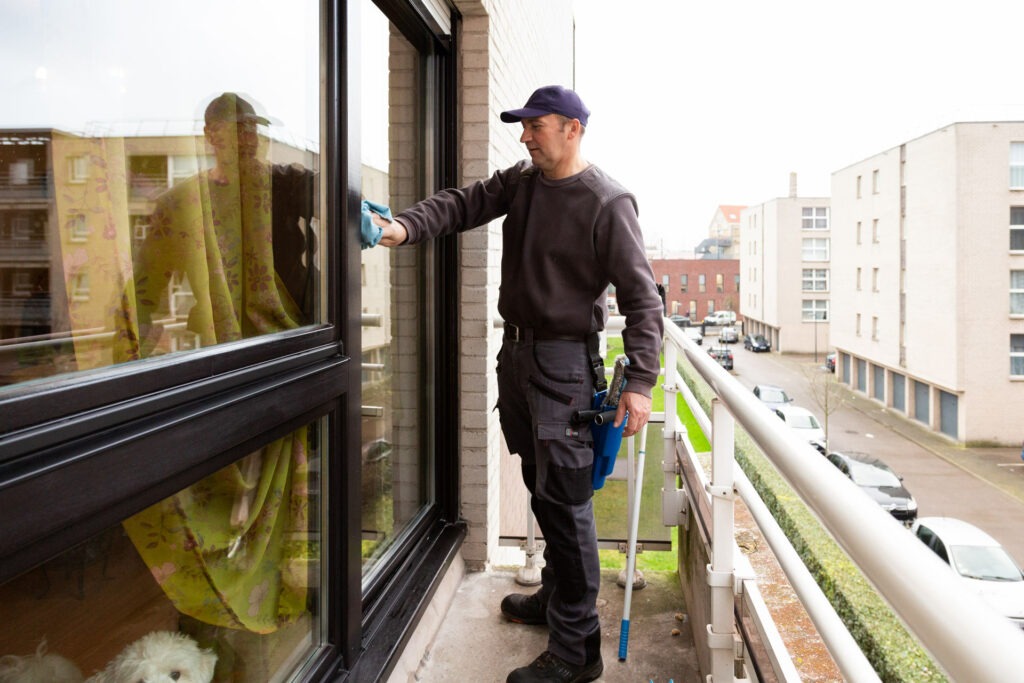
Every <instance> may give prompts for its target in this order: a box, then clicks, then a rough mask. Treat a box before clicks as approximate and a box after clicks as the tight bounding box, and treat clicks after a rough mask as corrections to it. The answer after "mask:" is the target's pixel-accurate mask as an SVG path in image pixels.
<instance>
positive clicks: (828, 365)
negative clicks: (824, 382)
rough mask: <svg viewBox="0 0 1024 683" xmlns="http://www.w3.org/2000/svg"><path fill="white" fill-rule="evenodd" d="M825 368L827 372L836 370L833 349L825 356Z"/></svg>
mask: <svg viewBox="0 0 1024 683" xmlns="http://www.w3.org/2000/svg"><path fill="white" fill-rule="evenodd" d="M825 369H826V370H828V371H829V372H835V371H836V352H835V351H833V352H832V353H830V354H828V355H827V356H825Z"/></svg>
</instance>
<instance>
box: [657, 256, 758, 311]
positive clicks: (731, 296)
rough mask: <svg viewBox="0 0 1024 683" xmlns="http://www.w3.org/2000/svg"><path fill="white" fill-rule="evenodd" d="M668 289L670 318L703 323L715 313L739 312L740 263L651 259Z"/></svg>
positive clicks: (724, 260) (659, 279)
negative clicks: (680, 317)
mask: <svg viewBox="0 0 1024 683" xmlns="http://www.w3.org/2000/svg"><path fill="white" fill-rule="evenodd" d="M651 268H652V269H653V270H654V279H655V281H657V282H659V283H660V284H661V286H662V287H664V289H665V312H666V315H683V316H687V317H689V318H690V320H693V321H694V322H699V321H701V320H703V319H704V318H706V317H707V316H708V315H710V314H711V313H714V312H715V311H736V312H737V313H738V312H739V308H738V307H739V302H740V274H739V268H740V263H739V261H738V260H736V259H651Z"/></svg>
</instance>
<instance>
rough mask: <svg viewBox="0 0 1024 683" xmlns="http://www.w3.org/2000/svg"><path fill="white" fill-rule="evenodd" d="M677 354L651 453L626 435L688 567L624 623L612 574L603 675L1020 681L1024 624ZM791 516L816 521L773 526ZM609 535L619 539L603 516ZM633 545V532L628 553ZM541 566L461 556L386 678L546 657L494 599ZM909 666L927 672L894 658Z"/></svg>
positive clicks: (487, 669) (635, 599)
mask: <svg viewBox="0 0 1024 683" xmlns="http://www.w3.org/2000/svg"><path fill="white" fill-rule="evenodd" d="M664 358H665V366H664V377H665V381H664V385H663V388H664V390H665V403H664V412H663V413H660V414H656V415H655V416H654V417H653V419H652V423H651V424H650V426H649V432H648V433H649V436H648V440H647V447H646V448H645V449H644V451H645V452H644V456H641V455H640V453H639V452H638V449H637V444H636V443H635V439H634V440H627V442H626V443H625V444H624V446H623V450H622V452H621V453H620V456H619V460H620V463H621V461H622V460H623V459H625V461H626V462H625V464H626V468H625V470H626V471H625V477H626V480H627V481H625V482H623V484H624V485H626V486H632V483H631V482H630V481H629V480H630V478H631V474H633V475H635V474H637V473H638V472H643V476H642V477H635V478H637V479H643V480H644V482H645V484H644V486H643V488H642V491H641V493H640V494H639V496H640V500H641V505H640V506H639V507H641V508H643V511H641V513H640V518H641V519H642V520H644V521H645V522H650V521H651V520H652V518H656V521H657V523H658V524H660V525H662V527H663V529H664V530H665V532H666V533H668V534H672V535H674V536H675V541H674V542H673V543H672V551H671V552H672V553H673V555H674V557H675V559H676V566H677V569H676V570H667V571H652V572H645V573H644V579H645V581H646V583H647V585H646V587H644V588H643V589H642V590H632V591H631V592H630V593H629V598H628V599H629V600H630V608H629V613H628V619H627V614H626V613H625V611H624V603H625V601H626V599H627V591H626V590H625V589H624V588H623V587H622V585H620V584H621V583H623V581H622V580H623V579H624V578H625V573H624V572H622V573H620V572H619V571H617V570H615V569H605V570H603V581H602V587H601V592H600V596H599V602H598V608H599V611H600V615H601V623H602V652H603V659H604V674H603V676H602V677H601V678H600V679H599V680H603V681H662V682H664V681H674V682H675V683H681V682H682V681H687V682H689V681H705V680H706V681H713V682H715V683H720V682H722V681H741V680H742V681H747V680H749V681H826V680H827V681H833V680H849V681H879V680H913V681H933V680H934V681H939V680H953V681H1008V680H1015V677H1017V676H1019V670H1020V657H1019V652H1020V651H1021V647H1022V646H1024V632H1022V631H1021V630H1020V629H1019V628H1017V627H1016V626H1014V625H1013V624H1012V623H1011V622H1010V621H1009V620H1007V619H1005V618H1004V617H1002V616H1000V615H997V614H996V613H995V612H994V611H992V610H991V609H990V608H989V607H987V606H986V605H985V604H984V603H983V602H982V601H981V600H980V598H978V597H977V596H975V595H974V594H973V593H970V592H969V591H967V590H965V589H964V588H963V587H962V586H961V585H960V584H959V583H958V582H957V580H956V579H955V578H954V575H953V574H952V573H951V572H950V571H949V569H948V567H947V566H946V565H944V564H943V563H942V562H941V561H940V560H938V558H937V556H935V555H934V553H932V551H931V550H929V549H928V548H927V547H925V546H924V544H921V543H918V542H914V543H908V542H907V541H908V538H910V539H911V540H912V537H908V531H907V529H906V528H904V527H903V526H902V525H900V524H899V523H897V522H895V520H894V519H893V518H892V517H890V516H889V514H888V513H886V512H884V511H883V510H882V509H881V508H880V507H879V506H878V505H876V504H875V503H873V502H872V501H871V500H870V499H869V498H867V497H866V496H864V495H863V494H862V493H861V492H860V491H859V490H858V489H857V487H856V486H855V485H854V484H852V482H850V481H849V480H847V479H846V478H845V477H843V476H842V475H841V474H840V473H839V472H838V470H836V469H835V468H834V467H832V465H831V464H829V463H828V462H827V461H826V460H825V459H824V458H822V457H821V456H820V455H819V454H818V453H817V452H816V451H815V450H814V449H813V448H812V447H811V446H810V445H809V444H807V443H805V442H803V441H802V440H800V438H799V437H796V436H794V435H793V434H791V433H790V431H789V430H788V429H787V428H785V427H784V426H783V424H782V423H781V422H780V421H779V420H778V419H777V418H775V417H774V415H772V414H771V413H770V411H766V410H764V408H763V406H761V405H760V404H759V403H758V402H757V401H756V399H755V398H754V397H753V396H752V394H751V393H750V392H749V391H748V390H746V389H745V388H743V387H742V386H741V385H740V384H739V382H738V381H737V380H736V379H735V378H734V377H732V376H731V375H730V374H729V373H728V372H726V371H725V370H724V369H723V368H721V367H720V366H719V365H718V364H717V363H715V362H714V360H713V359H711V358H710V356H709V355H708V354H707V353H705V352H704V350H703V349H701V348H700V347H698V346H696V345H695V344H693V342H691V341H689V340H686V339H684V338H683V335H682V334H681V331H680V330H678V329H676V328H675V326H673V325H666V346H665V354H664ZM875 417H876V419H878V420H880V421H883V420H887V421H890V422H891V423H890V424H888V425H887V427H888V428H890V429H893V430H901V429H907V428H908V426H907V424H905V422H906V421H903V423H900V418H899V417H898V416H893V415H892V414H891V413H887V412H886V411H877V414H876V416H875ZM909 429H913V427H912V426H910V427H909ZM950 448H953V446H950ZM748 473H750V475H753V476H749V475H748ZM620 474H621V473H620ZM652 475H653V476H652ZM823 491H825V492H827V495H822V492H823ZM597 495H598V496H600V495H601V492H598V494H597ZM631 500H632V499H631ZM765 500H768V503H766V502H765ZM780 501H782V502H781V504H780ZM632 507H633V506H632V504H631V505H630V508H632ZM780 507H782V508H785V509H796V508H797V507H798V508H803V509H805V510H806V511H807V514H806V517H805V518H801V519H798V517H800V515H799V513H794V514H793V515H792V516H789V517H788V518H786V519H776V517H777V516H778V512H777V511H778V509H779V508H780ZM770 509H774V510H775V512H772V511H770ZM631 514H632V513H629V512H625V511H622V512H620V513H618V514H616V515H612V517H616V516H617V517H618V521H616V520H614V519H611V520H604V525H605V526H606V527H608V526H614V525H616V524H618V523H619V521H621V519H623V518H625V517H630V519H631V516H630V515H631ZM808 524H813V525H820V527H821V528H822V529H824V530H825V531H826V532H827V533H824V534H823V536H825V537H827V539H828V542H829V543H832V544H833V545H834V548H833V550H832V551H827V552H835V553H839V554H841V556H842V558H843V559H842V561H841V562H840V563H841V564H842V563H847V564H848V566H844V567H842V568H840V569H839V570H838V571H839V572H840V573H842V574H843V575H844V578H842V580H838V579H835V577H832V579H829V578H828V577H829V573H828V570H829V567H828V566H827V565H828V564H829V563H835V562H837V561H838V560H837V559H836V556H832V557H824V556H822V555H817V556H816V555H815V553H821V552H823V551H821V549H820V548H819V549H815V548H809V547H806V546H808V545H810V544H808V543H804V542H803V541H805V540H806V537H807V530H806V529H803V530H801V529H800V528H799V527H800V526H801V525H808ZM598 526H599V536H602V537H603V538H604V540H605V541H606V542H607V541H609V540H610V539H609V538H607V537H606V535H605V534H602V532H601V530H600V527H601V526H602V519H601V518H600V516H599V518H598ZM638 526H641V527H642V526H643V523H638ZM784 527H785V528H786V529H787V530H786V531H783V528H784ZM647 533H648V534H650V532H647ZM655 535H658V534H657V533H655ZM638 536H639V538H641V539H642V538H643V534H642V533H641V534H639V535H638ZM629 537H630V534H629V533H627V534H626V537H624V538H622V539H621V543H623V544H625V548H627V549H628V547H629V542H628V541H629ZM633 538H637V536H636V535H635V536H633ZM792 538H796V539H797V541H798V543H797V545H798V546H800V547H799V549H797V548H795V547H794V543H793V542H792V541H791V539H792ZM801 539H803V540H801ZM655 545H657V543H655ZM526 547H527V548H528V549H529V548H531V547H532V546H531V545H530V544H529V542H527V543H526ZM530 563H531V559H530V557H529V555H527V556H526V561H525V563H523V564H519V565H512V566H507V565H506V566H501V565H498V564H496V566H494V567H493V568H491V569H489V570H488V571H484V572H475V573H469V572H466V571H465V569H464V567H463V566H462V564H461V563H459V562H456V563H455V568H454V569H453V570H452V571H451V572H450V573H449V575H448V577H447V578H446V579H445V587H442V588H440V589H439V590H438V591H437V595H436V596H435V598H434V600H433V602H432V603H431V606H430V608H429V609H428V612H427V614H426V615H425V616H424V618H423V619H422V620H421V622H420V625H419V626H418V628H417V630H416V631H415V633H413V634H412V636H411V638H410V640H409V642H408V644H407V646H406V648H405V651H404V654H403V655H402V657H401V658H400V660H399V661H398V663H397V665H396V666H395V668H394V669H393V671H392V673H391V678H390V680H392V681H407V680H408V681H412V680H415V681H426V682H431V681H454V680H460V681H461V680H473V681H491V680H494V681H501V680H504V679H505V676H506V675H507V673H508V672H509V671H511V670H512V669H513V668H516V667H518V666H523V665H525V664H527V663H529V661H530V660H532V658H533V657H534V656H536V655H537V654H539V653H540V652H541V651H543V649H544V648H545V644H546V637H547V632H546V629H545V627H543V626H523V625H517V624H512V623H510V622H508V621H506V620H504V619H503V617H502V616H501V614H500V611H499V607H498V606H499V603H500V601H501V598H502V597H503V596H504V595H505V594H507V593H509V592H530V591H532V590H533V588H532V587H530V586H528V585H523V583H524V581H523V579H524V577H527V578H528V577H529V576H530V572H529V571H527V570H528V569H529V568H530V566H531V564H530ZM809 566H813V568H814V572H815V574H816V575H817V576H818V578H819V580H816V579H815V578H814V576H812V573H811V570H810V569H809V568H808V567H809ZM832 569H833V570H834V569H835V567H832ZM853 575H856V576H853ZM830 580H832V581H833V582H832V583H829V581H830ZM847 582H853V583H859V586H860V587H859V589H858V590H861V591H863V592H864V593H862V594H861V596H860V599H863V600H866V601H868V602H871V603H872V606H871V607H870V608H868V609H869V610H874V611H876V612H886V614H885V615H884V616H881V617H879V618H878V621H876V622H875V624H874V626H873V628H875V629H877V628H878V625H877V624H879V623H881V624H885V623H889V624H892V628H891V629H889V630H886V631H885V632H883V633H879V632H877V630H876V632H874V633H872V632H871V630H870V628H871V625H869V624H868V620H867V618H866V617H864V615H863V614H860V615H859V616H858V614H859V612H858V610H859V609H860V608H858V607H856V606H852V605H850V604H847V603H844V601H847V600H849V599H850V598H851V596H852V595H853V592H852V589H850V588H849V586H848V585H843V584H844V583H847ZM819 583H825V585H826V589H825V590H823V589H822V588H821V587H820V586H819ZM840 613H842V615H843V616H842V617H841V616H840ZM876 616H877V614H876ZM627 621H628V623H627ZM624 626H626V628H627V629H628V630H627V631H626V633H627V634H628V637H627V638H626V639H625V641H623V637H622V632H623V627H624ZM965 634H971V635H970V637H965ZM881 640H886V641H889V642H880V641H881ZM894 651H899V652H900V653H902V654H894ZM904 656H906V657H909V658H910V659H911V660H912V661H915V662H917V663H916V664H908V663H907V662H901V661H896V660H897V659H899V658H900V657H904ZM915 658H916V659H915ZM914 667H917V668H916V669H915V668H914ZM908 668H909V670H910V671H911V672H910V673H908Z"/></svg>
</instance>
